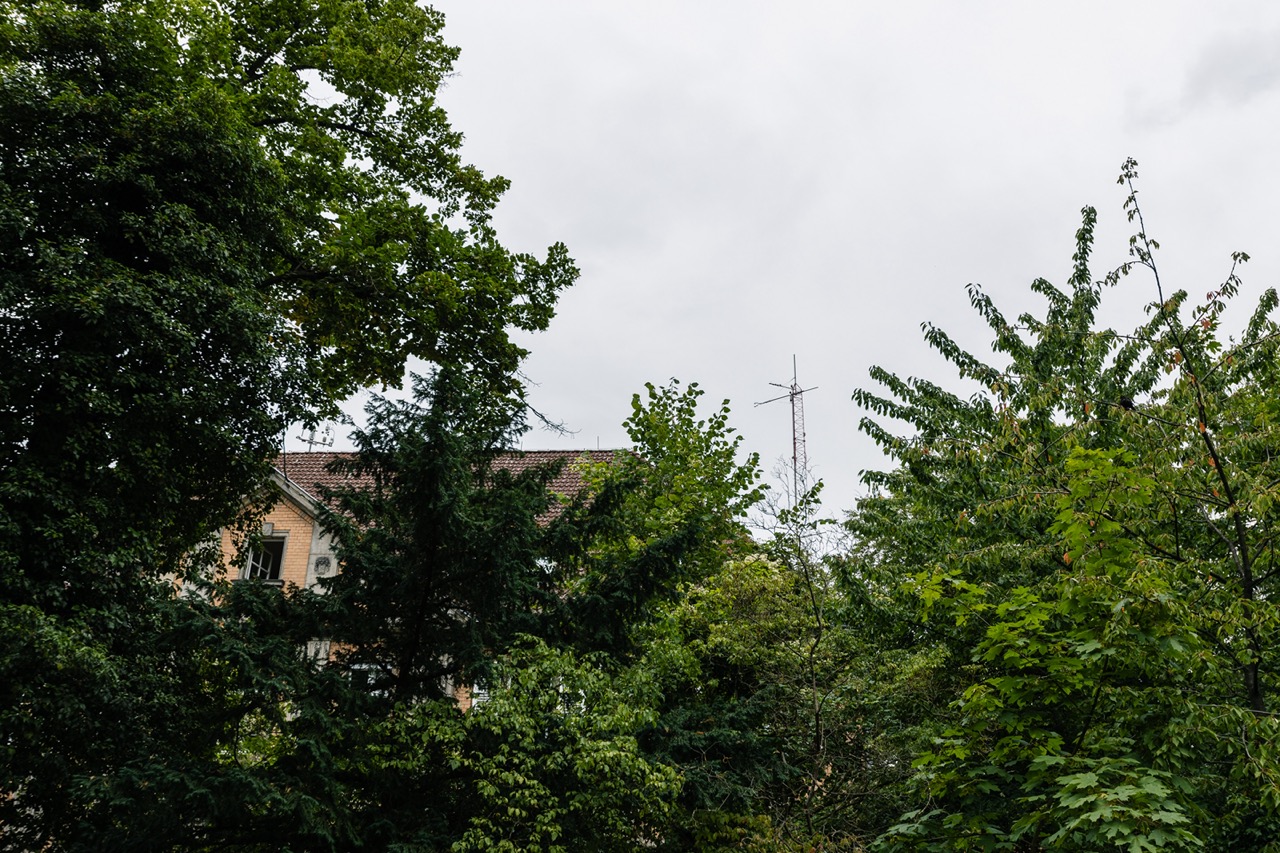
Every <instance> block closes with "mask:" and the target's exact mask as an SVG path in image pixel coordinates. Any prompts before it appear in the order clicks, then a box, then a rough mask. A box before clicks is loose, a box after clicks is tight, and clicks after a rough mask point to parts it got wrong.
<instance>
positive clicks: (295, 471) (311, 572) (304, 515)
mask: <svg viewBox="0 0 1280 853" xmlns="http://www.w3.org/2000/svg"><path fill="white" fill-rule="evenodd" d="M616 453H617V451H613V450H531V451H520V452H511V453H507V454H503V455H502V456H500V457H499V458H498V459H497V461H496V462H495V466H496V467H498V468H502V469H506V470H508V471H512V472H514V473H518V472H520V471H523V470H527V469H529V468H532V467H535V466H539V465H546V464H548V463H551V462H556V461H560V460H563V461H564V466H563V467H562V468H561V471H560V473H559V475H557V477H556V478H555V479H554V480H553V481H552V482H551V490H552V492H554V493H556V494H560V495H565V496H569V497H572V496H574V495H577V494H578V492H580V491H581V490H582V487H583V477H582V464H583V463H588V464H590V463H599V462H609V461H611V460H612V459H613V458H614V457H615V455H616ZM352 456H354V454H352V453H342V452H333V451H312V452H298V453H285V454H283V455H281V456H280V458H279V459H277V460H276V467H275V470H274V471H273V472H272V480H273V481H274V483H275V485H276V487H277V488H278V490H279V493H280V494H279V498H278V500H276V502H275V503H274V505H273V506H272V507H271V509H270V510H269V511H268V512H267V514H266V515H265V516H263V519H262V539H261V545H260V547H255V548H253V549H251V550H250V551H249V553H248V555H247V556H245V555H244V551H243V548H242V547H241V546H242V543H240V542H238V541H237V540H236V537H235V536H234V534H233V532H232V531H230V530H224V531H223V532H222V534H221V535H222V541H221V548H222V555H223V561H224V564H225V565H226V566H227V570H228V574H230V575H231V577H233V578H238V579H245V580H257V581H261V582H263V583H269V584H279V585H295V586H299V587H311V586H314V585H315V583H316V581H317V580H319V579H320V578H323V577H327V576H329V575H331V574H333V573H334V572H336V571H337V570H338V563H337V558H336V557H335V556H334V552H333V542H332V540H331V539H330V537H329V536H328V535H327V534H326V533H325V532H324V531H323V529H322V528H321V525H320V523H319V516H320V511H321V509H322V507H323V506H324V502H323V494H324V492H325V490H326V489H338V488H341V487H344V486H351V485H355V486H356V487H357V488H358V487H359V485H360V484H359V481H358V480H355V479H353V478H350V477H346V476H344V475H340V474H335V473H333V472H331V471H329V469H328V466H329V463H330V462H333V461H334V460H335V459H339V458H351V457H352Z"/></svg>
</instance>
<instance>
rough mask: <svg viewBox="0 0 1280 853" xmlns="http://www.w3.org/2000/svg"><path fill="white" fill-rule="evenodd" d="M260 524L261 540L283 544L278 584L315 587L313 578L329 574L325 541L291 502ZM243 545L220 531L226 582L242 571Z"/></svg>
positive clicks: (332, 564)
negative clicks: (280, 541)
mask: <svg viewBox="0 0 1280 853" xmlns="http://www.w3.org/2000/svg"><path fill="white" fill-rule="evenodd" d="M262 521H263V524H262V532H263V537H264V538H266V539H282V540H283V541H284V560H283V563H282V565H281V570H280V582H281V583H283V584H286V585H289V584H292V585H295V586H300V587H306V586H310V585H312V584H313V583H315V580H316V578H317V577H323V576H325V575H328V574H332V573H333V571H334V569H335V565H336V563H335V560H334V558H333V555H332V549H331V547H330V543H329V538H328V537H327V536H325V535H323V533H322V532H321V531H320V529H319V525H318V524H316V523H315V520H314V519H313V518H312V517H311V516H310V515H309V514H308V513H305V512H303V511H301V510H300V509H299V508H298V506H297V504H295V503H294V502H293V501H291V500H288V499H287V498H285V499H281V500H279V501H277V502H276V504H275V506H273V507H272V508H271V510H270V511H269V512H267V514H266V515H265V516H264V517H263V520H262ZM243 544H244V543H242V542H237V541H235V540H234V539H233V537H232V534H231V532H230V531H228V530H223V531H222V555H223V561H224V563H225V565H226V571H227V576H228V577H230V578H238V577H240V576H241V575H242V573H243V571H244V567H245V559H246V555H245V553H244V550H243Z"/></svg>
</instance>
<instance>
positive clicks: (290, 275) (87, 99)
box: [0, 0, 576, 849]
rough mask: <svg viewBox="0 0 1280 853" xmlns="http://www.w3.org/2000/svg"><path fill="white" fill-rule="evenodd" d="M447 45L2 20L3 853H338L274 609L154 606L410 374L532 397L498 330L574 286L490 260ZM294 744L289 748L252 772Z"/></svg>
mask: <svg viewBox="0 0 1280 853" xmlns="http://www.w3.org/2000/svg"><path fill="white" fill-rule="evenodd" d="M442 25H443V20H442V17H441V16H440V15H439V14H438V13H437V12H435V11H434V10H431V9H429V8H424V7H422V6H419V5H417V4H415V3H413V2H408V0H389V2H359V0H354V1H351V0H320V2H316V3H294V2H287V0H286V2H273V0H268V2H256V0H255V2H231V3H214V2H202V0H196V2H186V0H183V2H168V0H159V2H150V0H121V2H111V3H102V2H96V0H86V2H62V0H48V2H46V1H45V0H4V2H0V116H3V121H0V361H2V362H3V364H4V369H3V371H0V636H3V638H4V641H5V642H4V644H3V649H2V650H0V845H2V846H5V847H8V848H12V849H55V848H63V849H75V848H76V847H77V846H79V847H81V848H82V849H100V848H98V847H97V846H96V845H99V844H101V845H104V846H110V844H112V843H117V842H118V843H120V844H124V843H125V842H124V841H120V839H136V838H138V837H150V838H153V839H154V843H155V845H157V847H164V846H165V845H168V846H169V847H178V848H190V847H195V846H199V845H200V844H207V845H213V846H217V845H221V844H232V845H235V844H239V843H243V841H244V839H245V838H251V837H254V836H255V834H256V835H257V836H258V837H259V838H260V839H264V840H263V841H262V842H261V843H262V844H264V845H265V846H267V847H271V846H273V845H274V846H275V848H276V849H278V848H279V847H281V846H284V845H285V844H286V842H285V841H282V840H280V839H281V838H283V836H282V835H280V834H279V833H287V832H293V833H294V835H293V836H291V837H294V838H297V837H298V835H297V832H298V831H301V832H302V833H304V835H305V834H306V833H313V835H308V836H306V837H308V838H311V839H312V842H308V843H320V842H318V841H315V839H317V838H327V839H329V842H330V843H336V842H334V841H333V840H334V839H335V838H338V837H340V836H342V833H343V832H344V831H345V830H344V829H343V828H342V827H341V826H337V827H335V826H334V825H327V826H322V825H323V824H325V821H326V820H329V819H330V818H334V817H335V815H338V814H340V810H339V811H337V812H328V811H325V809H323V808H321V806H320V805H318V804H319V803H321V802H327V803H329V804H330V805H332V804H333V802H334V800H333V798H335V797H337V796H338V793H337V792H339V791H340V787H334V786H329V787H326V786H325V785H324V784H320V783H318V782H316V779H317V778H320V776H318V775H317V774H322V773H327V772H329V771H331V770H333V764H332V762H331V761H330V759H329V758H326V755H327V753H326V751H325V750H324V749H319V748H318V749H316V750H311V749H310V747H312V746H315V744H316V741H315V739H314V738H315V737H318V736H319V735H318V734H317V732H318V731H319V730H320V729H321V728H323V726H324V725H325V723H324V719H323V715H322V714H319V713H318V712H317V713H316V714H314V715H311V714H307V713H301V712H300V711H299V710H298V709H303V708H306V707H311V708H312V709H313V710H314V709H317V708H319V707H320V706H319V705H318V704H317V705H312V706H307V705H305V704H303V703H299V704H298V705H296V706H295V707H294V708H293V709H291V710H288V711H286V710H283V708H282V705H281V702H280V697H281V695H282V693H285V694H289V693H292V694H293V695H294V698H295V699H296V698H297V697H299V696H302V695H319V694H323V693H324V690H322V689H321V687H322V685H321V683H320V682H316V681H315V680H314V679H313V678H312V676H311V675H309V674H308V671H307V670H305V669H299V668H298V665H299V663H300V662H299V661H298V660H297V657H298V655H297V649H298V648H299V647H300V646H299V643H300V642H301V640H302V639H305V637H306V634H305V633H299V632H302V629H301V628H299V627H298V626H297V625H296V624H294V621H293V617H289V618H285V615H284V613H283V612H282V611H280V610H279V602H278V601H277V599H278V598H279V596H276V597H274V598H273V597H272V596H270V595H264V594H262V593H263V591H262V590H254V589H249V588H247V587H246V588H243V589H236V590H234V591H233V590H223V591H222V595H221V596H220V597H215V598H214V599H212V600H210V601H204V600H199V599H195V598H189V599H180V598H176V597H175V593H174V585H173V582H172V580H173V577H174V576H175V575H178V574H181V573H183V572H185V571H187V570H188V569H189V568H190V567H191V566H192V565H193V564H195V563H197V562H198V557H199V556H200V552H201V546H202V545H203V544H206V543H207V540H208V537H209V535H210V533H211V532H212V531H214V530H216V529H217V528H218V527H220V526H223V525H226V524H229V523H231V522H233V521H234V520H235V519H236V518H237V517H238V516H239V515H240V514H241V513H242V511H243V510H244V507H245V503H244V501H245V497H246V495H250V494H252V493H253V492H254V490H255V488H256V487H257V486H259V485H260V484H261V483H262V482H263V481H264V480H265V478H266V475H267V472H268V471H269V460H270V459H271V457H272V455H273V454H274V453H275V452H276V450H277V438H278V436H279V435H280V433H281V431H282V429H283V428H284V426H285V425H286V424H287V423H289V422H290V421H291V420H293V419H297V418H314V417H317V416H320V415H322V414H324V413H327V412H332V411H334V408H335V406H336V402H337V401H338V400H340V399H341V398H343V397H344V396H345V395H347V394H349V393H350V392H352V391H353V390H355V389H357V388H359V387H361V386H365V385H368V384H379V383H380V384H398V383H399V381H400V378H401V376H402V374H403V369H404V364H405V361H406V359H407V358H409V357H410V356H417V357H421V358H423V359H426V360H428V361H432V362H435V363H437V364H441V365H452V366H459V367H465V368H466V369H467V370H469V371H470V372H471V373H473V374H475V375H476V376H478V377H479V378H480V381H483V382H484V383H485V384H486V385H487V386H488V387H489V388H491V389H493V393H495V394H498V395H507V396H511V395H516V396H518V395H519V394H520V384H519V381H518V379H517V376H516V373H517V368H518V366H519V363H520V360H521V358H522V357H523V355H524V350H523V349H522V348H521V347H520V346H519V345H517V344H516V343H515V342H514V341H513V340H512V339H511V337H510V336H509V332H510V331H511V330H512V329H513V328H514V329H525V330H538V329H543V328H545V327H546V325H547V323H548V322H549V320H550V318H551V316H552V311H553V308H554V304H555V300H556V298H557V295H558V293H559V292H560V290H561V289H562V288H564V287H566V286H567V285H569V284H570V283H571V282H572V281H573V279H574V278H575V276H576V270H575V269H574V266H573V264H572V262H571V261H570V259H569V258H568V257H567V255H566V253H565V250H564V248H563V247H562V246H558V245H557V246H553V247H551V249H550V250H549V251H548V253H547V254H546V256H545V258H543V259H538V258H535V257H533V256H529V255H524V254H519V253H513V252H510V251H508V250H507V249H506V248H504V247H503V246H502V245H501V243H499V241H498V239H497V236H496V234H495V233H494V230H493V228H492V226H491V223H490V213H491V211H492V209H493V207H494V205H495V203H496V202H497V200H498V198H499V196H500V195H501V193H502V191H503V189H504V188H505V186H506V182H505V181H504V180H503V179H501V178H489V177H485V176H484V175H483V174H481V173H480V172H479V171H478V170H477V169H475V168H473V167H471V166H468V165H466V164H465V163H463V161H462V160H461V159H460V156H459V146H460V144H461V136H460V135H459V134H458V133H456V132H455V131H454V130H453V129H452V128H451V127H450V125H449V122H448V120H447V117H446V116H445V114H444V112H443V111H442V110H441V109H440V107H439V106H438V104H437V103H436V99H435V96H436V92H437V90H438V89H439V87H440V85H441V83H442V81H443V80H444V79H445V78H446V77H447V75H448V74H449V73H450V69H451V65H452V63H453V61H454V59H455V58H456V55H457V52H456V51H455V50H454V49H452V48H450V47H448V46H446V45H445V44H444V43H443V42H442V40H441V36H440V30H441V27H442ZM325 689H327V688H325ZM286 724H287V725H288V726H289V727H292V729H293V730H294V731H295V734H296V732H298V731H302V730H304V729H305V730H306V732H307V737H306V738H303V737H301V736H297V737H295V738H294V739H293V740H292V741H290V742H291V743H293V744H294V745H295V746H297V745H298V744H303V745H302V746H297V748H296V749H283V750H282V751H280V753H279V754H278V755H277V756H276V758H277V759H278V760H275V761H272V762H267V763H262V761H261V758H262V756H261V755H260V754H258V755H254V760H255V761H258V763H257V764H251V763H246V762H244V761H242V758H243V757H244V756H245V755H249V754H251V753H252V751H250V752H248V753H246V752H241V751H240V746H243V744H244V743H246V741H245V740H244V737H245V736H246V733H252V732H278V731H279V727H280V726H284V725H286ZM307 727H310V728H307ZM256 736H257V735H256V734H255V735H254V737H256ZM229 744H239V745H240V746H229ZM323 778H325V779H328V780H329V781H332V778H333V777H332V776H324V777H323ZM267 803H272V804H274V805H273V806H269V805H265V804H267ZM184 809H185V810H186V812H187V813H188V814H189V816H190V817H189V818H183V817H181V816H180V815H181V814H182V812H183V810H184ZM290 813H292V814H293V815H294V816H295V817H296V815H297V814H301V813H309V814H323V815H324V818H323V819H321V820H319V821H318V822H307V821H293V822H292V823H291V822H290V821H289V820H287V819H286V818H285V817H283V815H286V814H290ZM139 827H148V828H149V829H146V830H136V828H139ZM289 827H292V828H289ZM302 827H305V828H302ZM300 828H301V829H300ZM131 829H135V830H136V831H141V832H142V835H141V836H139V835H135V834H130V830H131ZM152 832H154V834H151V833H152ZM215 833H221V834H220V835H217V837H216V838H214V837H213V835H211V834H215ZM112 839H114V841H113V840H112ZM166 839H167V840H166ZM201 839H203V840H201ZM266 839H276V841H275V842H273V841H270V840H266Z"/></svg>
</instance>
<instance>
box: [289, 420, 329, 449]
mask: <svg viewBox="0 0 1280 853" xmlns="http://www.w3.org/2000/svg"><path fill="white" fill-rule="evenodd" d="M294 438H296V439H298V441H301V442H302V443H303V444H305V445H306V446H307V452H308V453H314V452H315V449H316V448H317V447H333V427H331V426H329V425H328V424H326V425H325V428H324V430H322V431H321V433H320V435H319V437H317V436H316V431H315V430H314V429H312V430H311V432H310V434H309V435H295V436H294Z"/></svg>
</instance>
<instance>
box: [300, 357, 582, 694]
mask: <svg viewBox="0 0 1280 853" xmlns="http://www.w3.org/2000/svg"><path fill="white" fill-rule="evenodd" d="M519 413H520V410H519V409H518V407H517V406H516V404H515V401H512V400H504V399H503V398H495V397H493V396H491V392H490V391H489V389H487V388H485V387H483V386H479V385H477V384H476V383H475V381H474V380H473V379H472V378H471V377H466V376H462V375H459V374H458V373H456V372H453V371H443V372H439V373H436V374H434V375H433V376H431V377H430V378H428V379H421V378H418V379H415V388H414V398H413V399H412V400H410V401H404V402H397V401H392V400H386V399H380V398H375V399H374V400H373V401H372V402H371V403H370V404H369V406H368V408H367V415H368V418H367V425H366V426H365V427H363V428H361V429H359V430H357V431H356V432H354V433H353V438H354V439H355V442H356V445H357V447H358V448H359V450H358V452H357V454H356V455H355V456H353V457H352V458H351V459H349V460H346V461H340V462H339V463H338V465H339V466H340V467H341V469H342V470H343V471H345V472H346V473H347V474H349V475H351V476H352V477H354V478H355V479H356V481H357V483H358V485H355V486H352V487H349V488H346V489H344V490H343V491H341V492H340V493H338V494H336V495H332V496H331V497H333V498H336V506H335V509H334V510H333V511H330V512H327V513H326V514H325V516H324V517H323V522H324V524H325V525H326V527H327V528H328V529H329V530H330V532H331V533H332V534H333V535H334V536H335V551H336V553H337V556H338V559H339V561H340V563H341V566H342V571H341V572H340V573H339V574H338V575H336V576H335V577H333V578H330V579H326V580H325V581H323V582H322V584H323V585H324V590H323V591H322V592H321V593H320V594H319V595H316V596H315V597H314V607H316V608H317V609H318V610H319V611H320V612H321V613H322V617H321V619H322V622H323V624H324V630H323V635H324V636H326V637H328V638H329V639H330V640H331V641H332V642H333V643H335V644H336V648H338V649H340V651H339V652H338V653H337V659H338V661H339V662H341V663H342V664H343V665H344V666H346V667H348V668H350V667H358V668H361V669H363V670H365V671H366V672H368V673H369V674H370V675H371V676H372V678H373V685H374V687H375V688H377V689H379V690H382V691H385V692H386V693H387V696H388V699H389V700H391V701H396V702H402V703H403V702H412V701H415V700H419V699H424V698H440V697H441V696H442V695H443V694H442V691H447V690H448V689H449V685H450V684H459V683H463V684H469V683H472V682H473V681H476V680H483V679H484V678H485V677H486V672H485V669H486V665H487V661H488V660H489V657H490V655H491V653H492V652H493V651H494V650H495V649H499V650H500V649H504V648H506V647H507V646H508V645H509V644H510V642H511V637H512V636H513V635H514V634H515V633H517V632H519V631H527V630H531V629H533V628H534V627H535V623H536V622H537V621H538V616H537V615H536V614H538V613H541V612H545V611H547V610H549V609H551V608H553V607H555V606H556V605H557V604H558V602H559V599H558V594H557V581H558V578H559V573H558V572H555V571H552V570H549V569H548V568H547V564H546V562H545V561H544V560H541V559H540V557H541V555H542V553H543V550H542V538H543V530H542V527H541V526H540V524H539V518H541V517H542V516H543V515H544V514H545V513H546V512H547V510H548V508H549V501H550V496H549V493H548V488H547V486H548V482H549V480H550V478H551V477H552V476H553V475H554V474H555V473H556V469H555V468H554V467H551V466H548V467H543V468H536V469H531V470H529V471H526V472H523V473H521V474H518V475H513V474H512V473H511V472H509V471H506V470H503V469H501V468H495V467H494V465H493V461H494V459H495V457H496V456H497V455H498V454H499V453H501V452H503V451H506V450H507V448H509V447H510V443H511V441H512V439H513V437H514V436H515V435H516V434H518V432H519V431H520V430H521V423H520V421H519V420H518V418H519Z"/></svg>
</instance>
